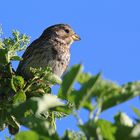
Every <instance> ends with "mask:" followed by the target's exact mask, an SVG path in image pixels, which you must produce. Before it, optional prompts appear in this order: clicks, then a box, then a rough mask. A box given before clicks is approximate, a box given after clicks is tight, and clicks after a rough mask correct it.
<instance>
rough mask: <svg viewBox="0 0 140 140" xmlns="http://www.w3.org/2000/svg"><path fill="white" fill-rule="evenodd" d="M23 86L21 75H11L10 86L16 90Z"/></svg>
mask: <svg viewBox="0 0 140 140" xmlns="http://www.w3.org/2000/svg"><path fill="white" fill-rule="evenodd" d="M23 86H24V79H23V78H22V77H21V76H15V75H14V76H12V78H11V87H12V89H13V90H14V91H15V92H16V91H18V90H19V89H22V88H23Z"/></svg>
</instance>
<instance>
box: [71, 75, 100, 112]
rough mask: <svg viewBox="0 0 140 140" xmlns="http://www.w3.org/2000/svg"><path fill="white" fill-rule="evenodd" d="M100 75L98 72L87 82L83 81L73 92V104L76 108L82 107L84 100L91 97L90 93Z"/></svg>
mask: <svg viewBox="0 0 140 140" xmlns="http://www.w3.org/2000/svg"><path fill="white" fill-rule="evenodd" d="M99 77H100V73H99V74H97V75H96V76H95V77H91V78H90V79H89V80H88V81H87V82H85V83H84V84H83V85H82V87H81V88H80V90H79V91H77V92H75V93H73V94H75V102H74V103H75V105H76V108H77V109H79V108H80V107H83V106H84V105H85V104H86V102H87V101H88V100H89V99H91V98H92V93H93V90H94V86H95V84H96V82H97V80H98V79H99Z"/></svg>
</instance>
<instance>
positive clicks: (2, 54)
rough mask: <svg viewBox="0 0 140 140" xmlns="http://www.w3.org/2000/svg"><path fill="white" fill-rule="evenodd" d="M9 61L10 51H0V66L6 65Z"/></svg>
mask: <svg viewBox="0 0 140 140" xmlns="http://www.w3.org/2000/svg"><path fill="white" fill-rule="evenodd" d="M7 63H9V61H8V51H7V50H6V49H0V65H6V64H7Z"/></svg>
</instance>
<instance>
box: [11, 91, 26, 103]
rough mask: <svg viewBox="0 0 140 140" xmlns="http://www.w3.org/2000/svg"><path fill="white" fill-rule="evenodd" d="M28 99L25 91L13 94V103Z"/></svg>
mask: <svg viewBox="0 0 140 140" xmlns="http://www.w3.org/2000/svg"><path fill="white" fill-rule="evenodd" d="M25 101H26V94H25V92H24V91H22V90H21V91H19V92H17V93H16V94H15V95H14V96H13V103H14V104H20V103H22V102H25Z"/></svg>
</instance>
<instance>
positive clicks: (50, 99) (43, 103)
mask: <svg viewBox="0 0 140 140" xmlns="http://www.w3.org/2000/svg"><path fill="white" fill-rule="evenodd" d="M59 106H64V103H63V102H62V101H61V100H60V99H59V98H57V96H55V95H51V94H45V95H44V96H42V97H32V98H30V99H28V100H27V101H26V102H24V103H21V104H20V105H18V106H14V107H12V108H11V109H10V110H9V111H10V112H11V113H12V114H14V116H16V117H17V118H20V117H21V116H24V113H25V112H26V111H28V110H32V112H34V113H35V114H36V115H39V114H41V113H43V112H46V111H48V110H49V109H53V108H55V107H59ZM20 110H22V111H20Z"/></svg>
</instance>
